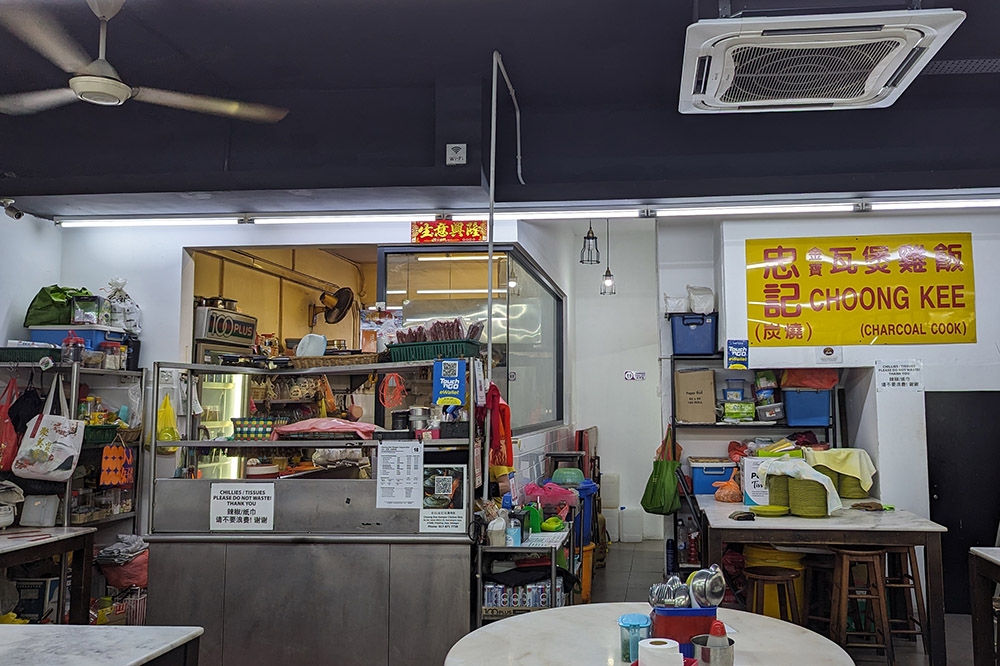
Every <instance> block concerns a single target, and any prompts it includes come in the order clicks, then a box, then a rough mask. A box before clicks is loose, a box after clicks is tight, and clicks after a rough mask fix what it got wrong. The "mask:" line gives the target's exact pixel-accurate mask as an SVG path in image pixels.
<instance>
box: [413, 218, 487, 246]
mask: <svg viewBox="0 0 1000 666" xmlns="http://www.w3.org/2000/svg"><path fill="white" fill-rule="evenodd" d="M488 233H489V230H488V228H487V222H486V220H477V221H475V222H452V221H451V220H434V221H433V222H410V242H412V243H485V242H486V241H487V237H486V236H487V234H488Z"/></svg>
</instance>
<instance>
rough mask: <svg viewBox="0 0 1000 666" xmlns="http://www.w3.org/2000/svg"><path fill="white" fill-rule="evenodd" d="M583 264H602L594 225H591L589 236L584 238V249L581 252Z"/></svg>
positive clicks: (588, 231)
mask: <svg viewBox="0 0 1000 666" xmlns="http://www.w3.org/2000/svg"><path fill="white" fill-rule="evenodd" d="M580 263H581V264H599V263H601V251H600V250H598V249H597V236H595V235H594V225H593V224H591V225H590V229H588V230H587V235H586V236H584V237H583V249H582V250H580Z"/></svg>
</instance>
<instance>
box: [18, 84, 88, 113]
mask: <svg viewBox="0 0 1000 666" xmlns="http://www.w3.org/2000/svg"><path fill="white" fill-rule="evenodd" d="M76 100H77V97H76V93H75V92H73V91H72V90H70V89H69V88H53V89H51V90H35V91H33V92H25V93H14V94H12V95H0V113H4V114H7V115H9V116H24V115H27V114H29V113H37V112H39V111H45V110H46V109H54V108H55V107H57V106H63V105H64V104H69V103H70V102H75V101H76Z"/></svg>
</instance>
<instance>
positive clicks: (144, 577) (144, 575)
mask: <svg viewBox="0 0 1000 666" xmlns="http://www.w3.org/2000/svg"><path fill="white" fill-rule="evenodd" d="M101 573H103V574H104V577H105V578H107V579H108V585H110V586H111V587H117V588H118V589H119V590H122V589H125V588H127V587H148V586H149V551H148V550H144V551H142V553H140V554H139V555H138V556H137V557H135V558H134V559H132V560H130V561H128V562H126V563H125V564H102V565H101Z"/></svg>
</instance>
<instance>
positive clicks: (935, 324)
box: [746, 233, 976, 347]
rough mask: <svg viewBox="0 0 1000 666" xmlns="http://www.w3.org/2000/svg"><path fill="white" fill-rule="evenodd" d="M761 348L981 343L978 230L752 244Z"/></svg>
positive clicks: (751, 312) (751, 313)
mask: <svg viewBox="0 0 1000 666" xmlns="http://www.w3.org/2000/svg"><path fill="white" fill-rule="evenodd" d="M746 267H747V334H748V337H749V339H750V345H751V346H756V347H791V346H818V345H821V346H826V345H910V344H930V343H956V342H975V341H976V301H975V280H974V276H973V270H972V234H968V233H942V234H907V235H899V236H850V237H837V236H832V237H824V238H769V239H755V240H748V241H746Z"/></svg>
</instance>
